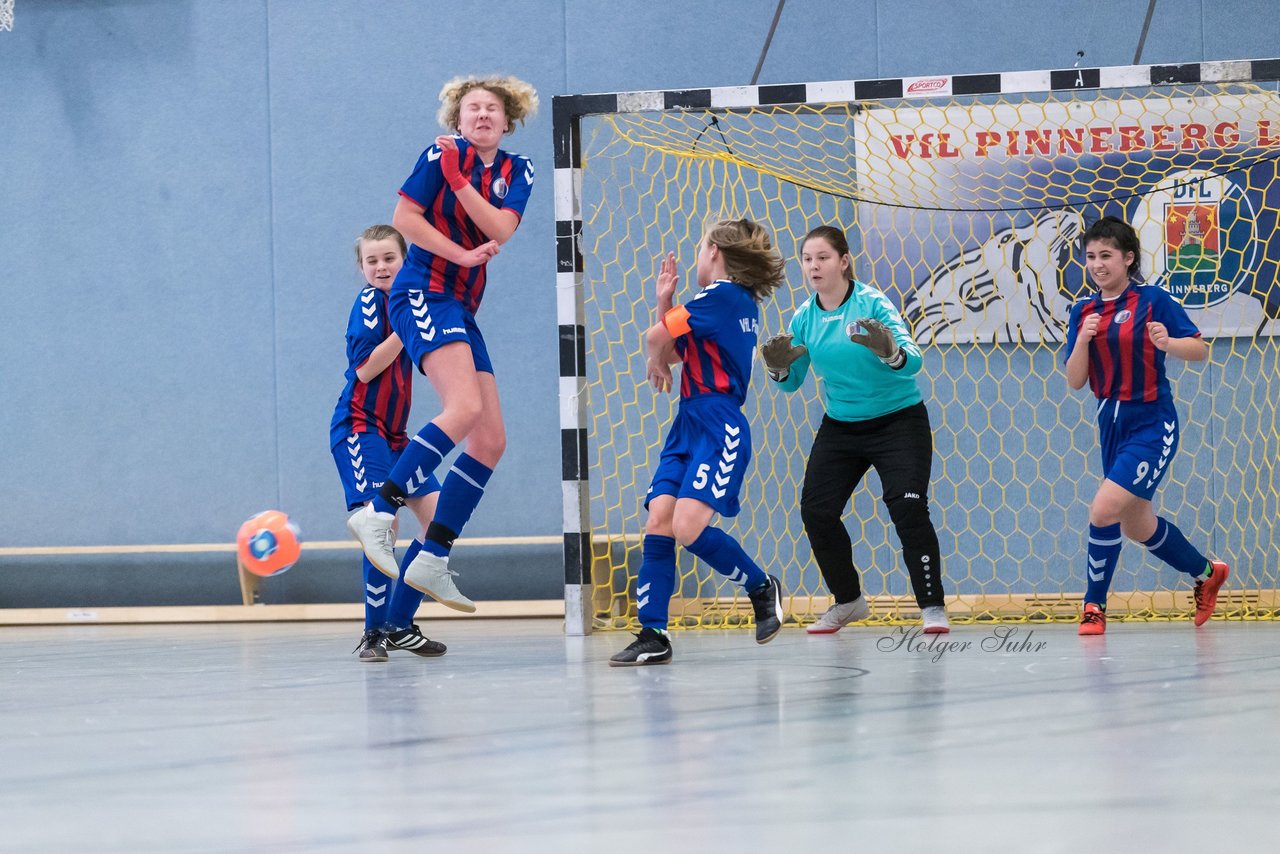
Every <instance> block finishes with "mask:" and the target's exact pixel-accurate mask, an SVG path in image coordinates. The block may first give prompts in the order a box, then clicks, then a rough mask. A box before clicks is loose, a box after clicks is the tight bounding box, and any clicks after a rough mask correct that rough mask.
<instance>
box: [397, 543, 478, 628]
mask: <svg viewBox="0 0 1280 854" xmlns="http://www.w3.org/2000/svg"><path fill="white" fill-rule="evenodd" d="M457 574H458V573H456V572H454V571H453V570H452V569H450V568H449V559H448V558H447V557H440V555H433V554H431V553H430V552H418V556H417V557H415V558H414V559H413V560H412V561H410V562H409V565H408V566H406V567H405V569H404V583H405V584H407V585H409V586H410V587H412V588H413V589H414V590H419V591H421V592H423V593H425V594H427V595H428V596H430V597H431V598H432V599H434V600H436V601H437V602H439V603H440V604H441V605H446V606H448V607H450V608H453V609H454V610H456V611H466V612H467V613H468V614H472V613H475V610H476V603H475V602H472V601H471V600H470V599H468V598H467V597H466V596H463V595H462V593H460V592H459V591H458V586H457V585H456V584H454V583H453V577H454V576H455V575H457Z"/></svg>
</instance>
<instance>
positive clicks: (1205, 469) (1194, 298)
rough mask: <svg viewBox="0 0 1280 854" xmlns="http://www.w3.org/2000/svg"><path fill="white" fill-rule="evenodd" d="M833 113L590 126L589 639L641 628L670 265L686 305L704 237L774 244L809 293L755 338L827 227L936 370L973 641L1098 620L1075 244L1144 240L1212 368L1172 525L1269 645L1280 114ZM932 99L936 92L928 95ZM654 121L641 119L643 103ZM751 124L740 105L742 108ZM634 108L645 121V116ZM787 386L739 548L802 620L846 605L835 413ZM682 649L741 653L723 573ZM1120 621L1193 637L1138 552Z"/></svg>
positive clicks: (1190, 110) (1235, 106)
mask: <svg viewBox="0 0 1280 854" xmlns="http://www.w3.org/2000/svg"><path fill="white" fill-rule="evenodd" d="M938 80H941V81H948V82H947V83H946V84H943V83H937V84H929V85H931V86H933V87H934V89H935V90H943V91H941V93H940V94H939V93H937V92H935V93H934V94H932V95H930V96H928V97H923V98H917V97H908V94H909V93H907V92H903V93H902V95H901V96H895V97H886V98H880V99H873V100H869V99H857V100H854V99H850V98H848V97H843V98H840V97H831V98H830V99H829V100H821V99H820V100H814V96H815V94H817V95H818V96H821V95H822V93H823V91H824V88H823V86H822V85H820V84H810V85H809V86H808V87H807V89H806V90H805V93H806V100H805V102H804V103H787V104H777V105H760V104H753V103H747V104H733V103H727V105H717V104H716V103H715V101H716V100H717V95H716V93H717V92H719V96H718V97H719V100H720V101H722V102H732V101H733V100H734V98H732V97H728V96H725V95H724V93H723V92H720V90H710V91H711V93H712V97H711V98H710V99H709V100H710V101H711V103H709V104H704V105H702V106H694V107H689V106H682V107H679V108H674V109H665V108H662V107H665V104H658V103H655V104H653V107H654V108H652V109H645V108H643V107H644V105H645V103H647V102H646V101H645V99H644V97H643V96H636V98H635V99H632V100H631V101H630V102H628V100H627V99H626V97H625V96H619V97H618V103H619V104H620V107H619V109H618V110H617V111H613V112H599V113H595V114H591V115H584V116H582V117H581V119H580V120H579V121H580V124H579V126H578V127H577V129H576V132H577V134H578V139H577V144H578V145H580V149H581V152H580V154H581V159H580V164H579V166H580V168H579V169H577V170H575V172H574V183H573V187H572V192H573V193H574V194H575V196H576V199H575V204H576V205H577V206H578V209H579V210H580V218H581V219H580V228H581V236H580V238H579V239H578V246H579V249H580V252H581V275H580V281H581V308H582V317H583V321H582V323H583V337H584V339H585V354H586V359H585V395H584V396H583V399H582V400H581V401H579V403H580V405H581V406H582V410H583V418H584V421H585V425H586V430H585V434H586V437H587V440H586V446H587V447H586V452H587V467H588V471H589V477H588V478H587V480H588V486H587V487H586V493H587V495H588V502H589V508H587V511H586V512H587V515H588V518H589V527H590V530H589V534H590V538H589V542H590V576H591V577H590V581H591V584H592V590H593V595H592V597H591V601H590V613H591V617H592V619H593V621H594V624H595V625H596V626H597V627H626V626H630V625H633V623H634V603H633V595H634V591H633V587H634V581H635V574H636V571H637V569H638V567H639V563H640V543H641V537H642V532H643V529H644V518H645V513H644V510H643V507H642V505H643V501H644V493H645V488H646V487H647V485H648V482H649V478H650V476H651V475H652V472H653V469H654V466H655V465H656V462H657V455H658V452H659V450H660V448H661V445H662V440H663V437H664V433H665V429H666V427H667V426H668V424H669V423H670V420H671V417H672V416H673V414H674V408H675V404H676V402H677V401H676V399H675V398H674V397H668V396H664V395H659V394H656V393H655V392H654V391H653V390H652V389H651V388H650V387H649V386H648V385H647V384H646V382H645V370H644V357H643V348H642V335H643V333H644V331H645V329H646V328H647V327H648V326H649V325H650V324H651V323H652V322H653V297H652V289H653V279H654V273H655V265H656V261H657V259H658V258H659V257H660V256H661V255H662V254H663V253H665V252H667V251H675V252H676V254H677V257H678V259H679V263H680V268H681V273H682V288H683V291H682V293H681V294H678V295H677V300H678V301H679V300H681V299H688V298H690V297H691V296H692V288H693V287H694V285H693V284H692V283H693V281H694V278H695V277H694V273H693V265H694V261H695V257H696V249H697V241H698V240H699V238H700V236H701V233H702V228H703V225H704V223H705V222H706V221H707V220H708V219H710V218H712V217H717V216H721V215H734V216H750V217H751V218H753V219H756V220H758V221H761V222H764V223H767V224H768V225H769V226H770V227H771V228H772V230H773V232H774V234H775V236H776V239H777V241H778V244H779V246H780V248H781V250H782V252H783V255H784V257H787V258H788V259H789V261H788V278H789V282H790V287H789V289H783V290H780V291H779V292H778V293H777V294H776V295H775V297H774V298H773V299H771V300H770V301H769V302H767V303H766V304H765V305H764V306H763V308H762V329H761V340H763V338H764V337H766V336H767V335H769V334H772V333H773V332H778V331H783V330H785V328H786V324H787V320H788V318H789V317H790V314H791V312H792V311H793V310H794V309H795V308H796V307H797V306H798V305H799V304H800V303H801V302H802V301H803V300H804V299H805V298H806V297H807V296H808V293H809V292H808V289H807V287H806V284H805V282H804V278H803V276H802V274H801V271H800V268H799V263H798V260H797V255H798V253H799V242H800V240H801V238H802V237H803V235H804V234H805V233H806V232H807V231H808V230H809V229H810V228H812V227H814V226H815V225H819V224H834V225H838V226H840V227H841V228H843V229H845V230H846V231H847V233H848V235H849V238H850V244H851V247H852V251H853V254H854V256H855V257H854V263H855V273H856V275H857V277H858V278H859V279H860V280H862V281H865V282H869V283H872V284H874V285H875V286H877V287H879V288H880V289H881V290H883V291H885V293H886V294H888V296H889V297H890V299H891V300H892V301H893V302H894V303H895V304H897V305H898V306H900V307H901V309H902V310H903V313H904V315H905V316H906V317H907V318H908V320H909V321H910V323H911V324H912V325H913V327H914V331H915V335H916V337H917V340H918V341H919V343H920V344H921V348H922V351H923V353H924V360H925V367H924V370H923V371H922V373H921V375H920V379H919V382H920V385H921V387H922V391H923V393H924V398H925V401H926V403H927V405H928V408H929V413H930V417H931V420H932V423H933V428H934V437H935V461H934V470H933V486H932V493H931V513H932V516H933V520H934V523H935V525H936V526H937V528H938V531H939V537H940V539H941V543H942V561H943V574H944V578H945V580H946V586H947V588H948V592H949V593H950V594H951V596H950V599H949V603H950V604H949V608H950V611H951V614H952V617H953V619H954V620H959V621H964V620H966V619H1063V620H1070V619H1076V618H1077V615H1078V613H1079V607H1080V604H1081V594H1082V592H1083V589H1084V561H1085V558H1084V540H1085V531H1086V526H1087V506H1088V502H1089V500H1090V498H1091V497H1092V495H1093V492H1094V490H1095V489H1096V487H1097V484H1098V479H1099V477H1100V474H1101V472H1100V464H1099V462H1098V450H1097V444H1098V440H1097V428H1096V426H1095V423H1094V403H1095V402H1094V401H1093V399H1092V398H1091V397H1090V396H1089V395H1088V394H1087V391H1082V392H1077V393H1073V392H1071V391H1070V390H1069V388H1068V387H1067V385H1066V382H1065V379H1064V376H1063V373H1062V370H1061V364H1062V359H1063V356H1064V353H1063V341H1064V338H1065V329H1066V319H1067V314H1068V311H1069V308H1070V306H1071V304H1072V302H1073V301H1074V300H1075V299H1077V298H1079V297H1080V296H1082V295H1084V294H1085V293H1087V292H1088V287H1089V286H1088V283H1087V282H1086V280H1085V277H1084V271H1083V268H1082V266H1081V261H1080V258H1081V247H1080V245H1079V237H1080V235H1081V234H1082V232H1083V231H1084V229H1085V228H1087V226H1088V224H1089V223H1090V222H1091V221H1093V220H1094V219H1096V218H1097V217H1099V216H1102V215H1104V214H1115V215H1119V216H1123V217H1124V218H1126V219H1127V220H1129V221H1130V222H1132V223H1133V224H1134V225H1135V227H1136V228H1137V229H1138V231H1139V233H1140V236H1141V238H1142V241H1143V250H1144V257H1143V258H1142V268H1143V272H1144V273H1145V274H1146V277H1147V279H1148V280H1149V281H1158V282H1160V283H1161V284H1163V285H1164V286H1165V287H1166V288H1168V289H1169V290H1170V291H1171V292H1173V293H1174V294H1175V296H1177V297H1179V298H1180V299H1181V300H1182V301H1183V304H1184V306H1186V308H1187V309H1188V312H1189V314H1190V315H1191V317H1192V319H1193V321H1195V322H1196V323H1197V325H1198V326H1199V327H1200V329H1201V330H1202V331H1203V333H1204V334H1205V336H1206V337H1207V338H1209V339H1210V340H1211V342H1212V348H1211V357H1210V359H1209V361H1208V362H1205V363H1200V364H1184V363H1180V362H1177V361H1176V360H1173V359H1170V361H1169V376H1170V381H1171V383H1172V385H1173V387H1174V393H1175V396H1176V400H1177V405H1178V408H1179V412H1180V414H1181V416H1182V421H1183V428H1182V429H1183V432H1182V439H1181V446H1180V450H1179V453H1178V455H1177V457H1176V458H1175V461H1174V464H1173V471H1172V476H1171V477H1169V478H1167V479H1166V482H1165V484H1164V485H1163V487H1162V488H1161V490H1160V491H1159V492H1158V493H1157V496H1156V503H1157V511H1158V512H1160V513H1162V514H1164V515H1167V516H1168V517H1170V518H1171V519H1172V520H1174V521H1175V522H1176V523H1177V524H1178V525H1179V526H1180V527H1181V528H1182V529H1183V530H1184V531H1185V532H1186V533H1187V535H1188V537H1189V538H1190V539H1191V540H1192V541H1193V542H1194V543H1195V544H1197V545H1198V546H1199V547H1200V548H1201V549H1202V550H1203V551H1205V552H1206V553H1209V554H1212V555H1215V556H1221V557H1222V558H1223V559H1226V560H1228V561H1230V562H1231V563H1232V565H1233V568H1234V573H1235V574H1234V576H1233V578H1232V582H1231V586H1230V588H1229V590H1228V591H1226V592H1224V594H1223V597H1222V599H1221V600H1220V606H1219V612H1220V613H1221V614H1225V615H1227V616H1229V617H1236V618H1260V617H1265V618H1271V617H1274V616H1275V614H1276V612H1277V608H1280V595H1277V588H1278V587H1280V584H1278V583H1277V566H1278V564H1280V544H1278V543H1277V518H1280V481H1278V480H1277V466H1278V465H1280V463H1278V461H1280V430H1278V427H1280V421H1278V416H1277V406H1278V405H1280V403H1278V401H1280V338H1277V337H1275V336H1276V335H1277V333H1280V320H1278V318H1280V282H1278V281H1277V278H1278V277H1277V271H1278V269H1280V236H1278V234H1277V214H1278V213H1280V168H1278V166H1277V163H1278V162H1280V98H1278V97H1277V94H1276V91H1275V89H1274V86H1271V85H1269V84H1263V83H1258V82H1253V81H1236V82H1230V83H1190V84H1182V85H1173V86H1152V85H1146V86H1141V87H1133V88H1123V89H1122V88H1094V89H1087V90H1086V89H1069V90H1065V91H1040V92H1034V93H1025V94H1017V93H1013V94H1011V93H999V92H994V93H992V92H989V93H987V94H984V95H976V96H960V95H954V94H950V88H951V84H950V82H949V81H951V78H938ZM917 85H918V84H917ZM637 99H638V100H637ZM738 100H747V99H744V98H739V99H738ZM628 104H630V106H628ZM808 383H809V384H808V385H807V387H806V388H805V389H803V390H802V392H801V393H799V394H796V395H785V394H782V393H779V392H778V391H777V390H776V389H775V388H773V387H771V384H770V383H768V382H767V381H766V380H765V378H764V372H763V368H762V367H761V366H759V365H757V368H756V374H755V376H754V379H753V383H752V389H751V391H750V394H749V396H748V401H747V406H746V410H747V414H748V416H749V417H750V419H751V424H752V431H753V436H754V445H755V451H754V461H753V468H752V471H751V473H750V475H749V477H748V479H747V482H746V485H745V488H744V494H743V496H742V498H743V508H744V509H743V512H742V514H741V515H740V516H739V517H737V518H736V519H734V520H722V521H721V523H720V524H721V525H722V526H723V527H725V528H726V529H727V530H729V531H730V532H731V533H732V534H733V535H734V536H735V537H737V538H738V539H739V540H740V541H741V542H742V544H743V546H744V548H745V549H746V550H747V551H748V552H749V553H751V554H753V555H755V556H757V557H758V559H759V561H760V563H761V565H762V566H764V567H766V569H767V570H768V571H770V572H773V573H775V574H777V575H778V576H779V577H780V578H781V579H782V582H783V586H784V588H785V590H786V592H787V594H788V596H789V599H788V612H789V615H790V616H791V617H792V618H794V620H796V621H798V622H801V623H803V622H807V621H809V620H812V619H813V618H815V617H816V616H817V615H819V614H821V613H822V611H823V610H825V608H826V607H827V606H828V604H829V601H830V600H829V598H828V596H827V591H826V589H825V587H824V585H823V583H822V580H821V577H820V575H819V573H818V570H817V567H816V565H815V564H814V562H813V560H812V557H811V555H810V551H809V547H808V543H807V541H806V538H805V536H804V532H803V528H802V524H801V521H800V515H799V510H798V505H799V489H800V484H801V480H802V475H803V471H804V465H805V459H806V455H807V453H808V450H809V447H810V444H811V442H812V438H813V435H814V432H815V430H816V427H817V424H818V421H819V420H820V417H821V413H822V409H821V404H820V403H819V400H818V397H817V394H816V390H815V388H814V386H813V381H812V377H811V378H810V379H809V381H808ZM879 496H880V484H879V482H878V480H877V479H876V477H875V475H874V473H871V474H869V475H868V477H867V479H866V481H865V482H864V484H863V485H862V487H861V488H860V489H859V490H858V491H857V492H856V493H855V495H854V499H853V501H852V503H851V506H850V508H849V511H848V514H847V516H846V524H847V525H848V527H849V530H850V533H851V535H852V538H853V541H854V561H855V564H856V565H857V566H858V568H859V570H860V571H861V573H862V577H863V587H864V589H865V590H866V592H867V593H868V595H869V596H870V597H871V598H872V600H873V603H874V606H875V611H876V614H877V619H882V620H899V619H914V618H916V617H917V616H918V612H917V610H916V606H915V602H914V598H913V597H912V596H911V595H910V594H911V591H910V588H909V584H908V581H907V577H906V573H905V570H904V569H903V567H902V566H901V561H900V555H899V548H898V542H897V538H896V534H895V533H894V531H893V528H892V525H891V523H890V521H889V517H888V513H887V511H886V510H885V508H884V506H883V504H881V503H880V501H879ZM680 567H681V580H680V582H679V583H678V585H677V591H676V599H675V600H673V602H672V623H673V625H675V626H705V627H720V626H728V625H737V624H739V623H743V622H746V621H747V620H748V619H749V614H750V607H749V604H748V603H746V601H745V597H742V596H740V595H736V594H737V592H738V591H737V590H736V588H734V587H733V586H732V585H729V584H728V583H727V582H726V581H725V580H724V579H723V578H722V577H721V576H719V575H717V574H715V573H714V572H713V571H711V570H710V568H709V567H702V566H699V565H698V563H697V562H696V561H695V560H693V558H692V556H691V555H687V554H682V555H681V558H680ZM1109 605H1110V611H1109V613H1110V614H1111V615H1112V616H1114V617H1119V618H1126V617H1127V618H1145V619H1165V618H1177V617H1181V616H1185V615H1187V614H1189V613H1190V610H1191V605H1190V586H1189V584H1188V583H1187V582H1186V580H1185V579H1184V578H1183V577H1182V576H1180V575H1179V574H1178V573H1177V572H1175V571H1174V570H1172V569H1169V568H1167V567H1164V566H1163V565H1161V564H1159V563H1158V561H1155V560H1154V559H1152V558H1150V557H1148V556H1147V554H1146V552H1145V550H1144V549H1143V548H1142V547H1141V546H1139V545H1137V544H1133V543H1130V544H1127V545H1126V547H1125V549H1124V551H1123V553H1122V556H1121V561H1120V565H1119V567H1118V569H1117V571H1116V574H1115V577H1114V581H1113V583H1112V590H1111V599H1110V603H1109Z"/></svg>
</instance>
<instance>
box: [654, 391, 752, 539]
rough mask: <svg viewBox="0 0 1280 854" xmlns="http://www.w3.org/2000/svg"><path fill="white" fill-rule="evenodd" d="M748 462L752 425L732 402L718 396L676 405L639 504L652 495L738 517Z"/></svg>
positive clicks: (689, 400)
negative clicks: (688, 500)
mask: <svg viewBox="0 0 1280 854" xmlns="http://www.w3.org/2000/svg"><path fill="white" fill-rule="evenodd" d="M750 464H751V427H750V425H749V424H747V418H746V416H745V415H743V414H742V409H741V408H740V407H739V406H738V404H737V403H735V402H734V401H732V400H730V399H729V398H727V397H723V396H720V395H715V396H707V397H695V398H691V399H688V400H682V401H680V408H679V409H678V410H677V411H676V417H675V420H674V421H672V422H671V429H670V430H669V431H668V432H667V443H666V444H665V445H663V446H662V454H661V456H660V457H659V458H658V470H657V471H655V472H654V473H653V481H652V482H651V483H650V484H649V492H648V493H647V494H646V496H645V500H644V506H645V509H646V510H648V509H649V501H650V500H652V499H653V497H654V496H656V495H674V496H675V497H676V498H696V499H698V500H699V501H701V502H702V503H704V504H706V505H708V506H710V507H711V509H712V510H715V511H716V512H717V513H719V514H720V515H721V516H737V515H738V510H739V509H740V508H739V506H738V493H740V492H741V491H742V481H743V480H744V479H745V477H746V473H747V467H748V466H749V465H750Z"/></svg>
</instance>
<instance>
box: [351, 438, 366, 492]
mask: <svg viewBox="0 0 1280 854" xmlns="http://www.w3.org/2000/svg"><path fill="white" fill-rule="evenodd" d="M347 453H348V454H350V455H351V471H352V473H353V474H354V475H355V478H356V489H358V490H359V491H361V492H364V491H366V490H367V489H368V488H369V481H368V479H367V478H366V477H365V471H364V452H363V451H362V450H361V449H360V434H359V433H352V434H351V435H350V436H349V437H348V438H347Z"/></svg>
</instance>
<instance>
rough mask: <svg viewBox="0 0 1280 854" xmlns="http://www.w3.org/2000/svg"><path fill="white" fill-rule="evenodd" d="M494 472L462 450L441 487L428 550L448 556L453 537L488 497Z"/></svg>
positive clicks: (426, 544) (429, 528) (428, 531)
mask: <svg viewBox="0 0 1280 854" xmlns="http://www.w3.org/2000/svg"><path fill="white" fill-rule="evenodd" d="M492 476H493V469H491V468H489V467H488V466H486V465H485V464H483V463H481V462H480V461H479V460H477V459H476V458H475V457H472V456H471V455H469V454H460V455H459V456H458V458H457V459H456V460H454V461H453V465H452V466H451V467H450V468H449V473H448V474H447V475H445V478H444V485H443V486H442V487H441V488H440V501H439V503H437V504H436V514H435V517H434V518H433V519H432V520H431V525H430V526H429V527H428V528H427V538H426V543H425V544H424V545H423V548H425V549H426V550H427V551H429V552H431V553H432V554H434V555H440V556H441V557H446V556H448V554H449V552H450V550H452V549H453V541H454V540H456V539H457V538H458V535H459V534H461V533H462V528H463V527H464V526H465V525H466V524H467V520H468V519H470V518H471V514H472V513H474V512H475V509H476V505H477V504H479V503H480V499H481V498H483V497H484V488H485V486H486V485H487V484H488V483H489V478H490V477H492Z"/></svg>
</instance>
